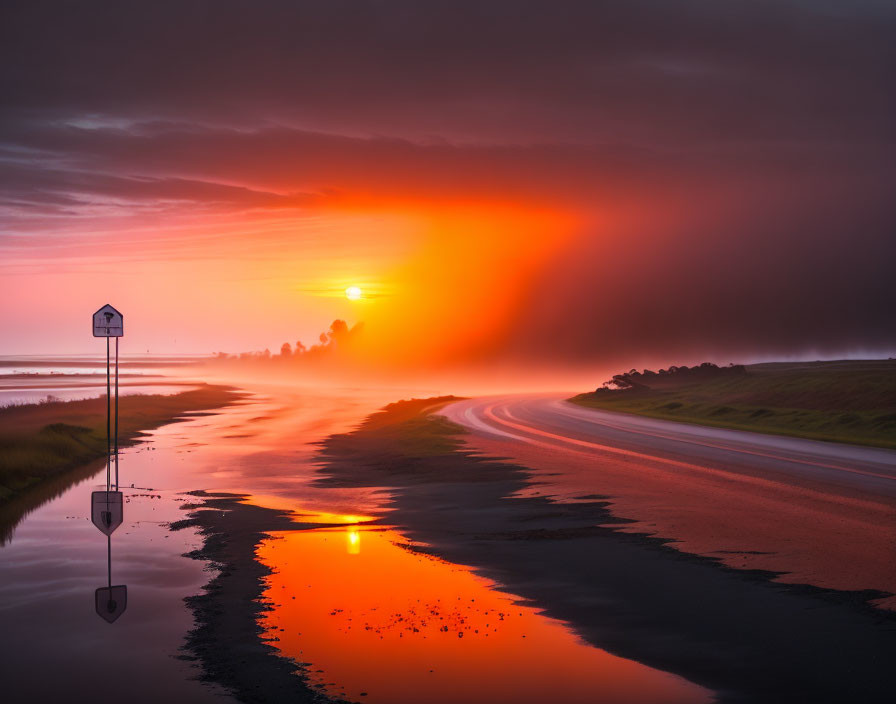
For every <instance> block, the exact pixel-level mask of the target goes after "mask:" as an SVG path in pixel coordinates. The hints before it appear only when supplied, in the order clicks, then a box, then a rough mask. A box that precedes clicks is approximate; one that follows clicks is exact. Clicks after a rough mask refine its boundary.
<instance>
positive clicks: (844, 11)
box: [0, 0, 896, 370]
mask: <svg viewBox="0 0 896 704" xmlns="http://www.w3.org/2000/svg"><path fill="white" fill-rule="evenodd" d="M894 40H896V5H894V4H893V3H890V2H883V1H871V0H850V1H848V2H845V1H844V2H833V1H831V0H799V1H796V0H791V1H788V0H775V1H773V2H772V1H769V2H765V1H762V0H751V1H749V2H741V1H738V0H725V1H723V2H720V1H719V0H706V1H701V2H687V1H683V2H668V1H667V0H654V1H646V0H627V1H625V2H597V1H589V2H563V1H559V0H552V1H551V2H540V1H536V2H527V1H524V0H515V1H509V0H507V1H505V0H494V1H490V2H481V0H480V1H479V2H466V1H464V0H452V1H450V2H442V1H441V0H429V1H427V2H419V1H413V2H412V1H402V0H396V1H394V2H388V1H386V0H377V1H364V0H352V1H347V0H327V1H326V2H301V1H298V0H290V1H286V0H283V1H279V2H275V1H261V0H260V1H257V2H251V3H249V2H232V1H228V0H214V1H208V2H193V1H190V0H178V1H176V2H170V1H167V0H156V1H154V2H151V3H150V2H148V3H136V2H134V3H132V2H108V3H86V4H85V3H72V2H39V1H37V0H28V1H26V2H16V1H15V0H8V1H7V2H4V3H3V7H2V10H0V54H2V62H0V95H2V96H3V100H2V101H0V330H2V331H3V333H2V335H0V354H9V355H13V354H28V353H40V354H61V353H75V352H85V351H91V350H94V349H95V348H96V347H97V342H96V341H95V340H93V339H92V338H91V337H90V333H89V327H88V319H89V317H90V314H91V313H92V312H93V311H94V310H96V309H97V308H99V307H100V306H101V305H102V304H104V303H107V302H108V303H112V304H113V305H115V306H116V307H117V308H119V309H120V310H121V311H122V312H123V313H124V314H125V325H126V338H125V339H124V341H123V344H125V346H126V347H125V349H126V350H130V351H140V352H144V351H146V350H150V351H152V352H159V353H161V352H165V353H198V352H217V351H228V352H240V351H244V350H254V349H263V348H265V347H268V348H270V349H272V350H274V351H276V350H277V349H279V347H280V344H281V343H283V342H286V341H288V342H291V343H293V344H294V343H295V342H296V341H297V340H301V341H303V343H304V344H306V345H307V344H311V343H314V342H315V341H316V340H317V338H318V335H319V334H320V333H321V332H322V331H325V330H327V329H328V327H329V325H330V323H331V322H332V321H333V320H334V319H336V318H340V319H344V320H346V321H347V322H348V323H349V325H354V324H356V323H358V322H363V324H364V327H363V331H364V343H363V345H362V348H361V351H360V353H359V354H360V355H361V356H363V357H364V358H365V360H366V361H367V362H369V363H372V364H374V365H376V364H379V365H384V366H392V367H399V368H408V367H411V366H417V367H419V368H421V369H436V368H443V367H451V366H464V365H471V366H478V367H482V368H486V369H487V368H489V367H494V366H495V365H515V366H519V367H520V368H525V367H533V368H535V367H539V368H542V369H547V370H550V369H568V368H574V367H578V366H589V365H591V366H595V365H598V363H599V366H601V367H602V368H603V367H612V366H614V365H617V366H620V367H622V368H625V369H627V368H630V367H635V366H637V367H641V366H648V365H652V366H665V365H668V364H673V363H678V364H681V363H692V362H697V361H703V360H711V361H716V362H722V363H724V362H728V361H751V360H755V359H775V358H786V359H797V358H817V357H825V358H833V357H838V356H892V355H893V354H894V353H896V325H894V314H893V311H894V310H896V276H894V275H893V262H894V261H896V205H894V203H896V192H894V191H896V158H894V157H896V92H894V91H893V89H892V86H893V84H894V83H896V41H894ZM349 286H359V287H360V288H361V289H362V291H363V292H364V296H363V298H362V299H361V300H360V301H349V300H348V299H347V298H346V297H345V295H344V290H345V288H346V287H349Z"/></svg>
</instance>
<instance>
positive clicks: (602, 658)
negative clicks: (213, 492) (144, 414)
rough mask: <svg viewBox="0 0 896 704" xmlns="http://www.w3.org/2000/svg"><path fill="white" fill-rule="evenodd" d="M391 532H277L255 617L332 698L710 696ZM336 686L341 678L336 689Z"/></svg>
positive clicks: (413, 701) (619, 701) (655, 701)
mask: <svg viewBox="0 0 896 704" xmlns="http://www.w3.org/2000/svg"><path fill="white" fill-rule="evenodd" d="M404 544H406V543H405V541H403V539H402V538H401V536H400V535H398V534H397V533H395V532H393V531H382V530H372V529H371V530H366V529H364V527H363V526H347V527H346V528H344V529H338V530H333V529H326V530H315V531H297V532H287V533H275V534H273V539H271V540H267V541H266V542H264V543H263V544H262V545H261V546H260V547H259V549H258V556H259V558H260V559H261V561H262V562H263V563H264V564H266V565H268V566H270V567H272V568H273V569H274V574H272V575H271V576H270V577H268V578H267V582H268V586H267V590H266V592H265V598H266V599H267V600H269V601H270V602H271V603H272V604H273V606H274V608H273V610H272V611H269V612H267V613H266V614H265V615H264V616H263V620H262V625H263V627H264V628H265V635H266V637H268V638H272V639H274V638H275V639H277V640H275V641H274V645H276V646H277V647H278V648H279V649H280V651H281V652H282V653H284V654H285V655H287V656H289V657H291V658H293V659H295V660H297V661H299V662H305V663H308V674H309V676H310V678H311V680H312V682H313V683H314V684H315V685H316V686H318V687H320V688H321V689H322V690H323V691H325V692H327V693H329V694H330V695H334V696H342V697H346V698H348V699H349V700H352V701H356V700H358V699H359V698H360V697H361V696H362V693H366V695H365V696H364V701H370V702H389V703H390V704H418V703H419V702H421V701H426V702H432V703H434V704H439V703H442V702H444V703H445V704H448V703H449V702H450V703H452V704H455V703H456V702H464V701H492V702H493V701H514V702H521V703H523V704H525V703H527V702H531V703H533V704H534V703H536V702H538V704H542V703H543V702H546V701H556V700H559V699H562V700H563V701H565V702H569V703H571V704H572V703H575V702H579V703H582V704H584V703H585V702H595V701H612V702H615V703H616V704H625V703H631V704H639V703H644V704H647V703H650V704H662V703H672V702H676V703H678V702H681V703H682V704H684V702H688V703H689V704H693V703H694V702H699V701H706V700H708V699H709V697H708V696H707V693H706V692H705V691H704V690H702V689H700V688H699V687H697V686H695V685H692V684H690V683H688V682H686V681H684V680H682V679H680V678H678V677H675V676H673V675H670V674H667V673H664V672H660V671H657V670H653V669H651V668H649V667H646V666H644V665H641V664H639V663H636V662H633V661H630V660H625V659H622V658H619V657H616V656H613V655H610V654H609V653H606V652H605V651H602V650H600V649H597V648H593V647H591V646H588V645H586V644H584V643H583V642H581V641H580V640H579V639H578V638H577V637H576V636H575V635H573V634H572V633H571V632H570V631H569V630H568V629H567V628H566V627H565V626H563V625H562V624H561V623H559V622H557V621H554V620H552V619H550V618H547V617H545V616H542V615H540V614H539V613H538V612H537V611H536V610H535V609H533V608H531V607H529V606H525V605H521V604H518V603H515V598H514V597H513V596H511V595H508V594H504V593H502V592H498V591H494V590H493V589H492V588H491V586H492V585H491V584H490V583H489V582H488V581H486V580H485V579H483V578H481V577H478V576H476V575H474V574H473V573H472V572H471V571H470V570H469V569H467V568H464V567H458V566H455V565H451V564H447V563H444V562H441V561H438V560H435V559H433V558H430V557H427V556H422V555H420V554H418V553H416V552H414V551H412V550H409V549H407V548H406V547H402V545H404ZM333 683H338V685H337V684H333Z"/></svg>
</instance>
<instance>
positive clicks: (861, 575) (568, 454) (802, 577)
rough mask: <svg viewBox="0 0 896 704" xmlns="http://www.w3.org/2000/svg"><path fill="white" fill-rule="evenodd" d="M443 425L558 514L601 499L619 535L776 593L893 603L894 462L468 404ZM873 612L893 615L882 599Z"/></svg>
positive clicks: (580, 410) (450, 409)
mask: <svg viewBox="0 0 896 704" xmlns="http://www.w3.org/2000/svg"><path fill="white" fill-rule="evenodd" d="M441 413H442V414H443V415H445V416H446V417H447V418H449V419H450V420H452V421H454V422H455V423H457V424H459V425H462V426H464V427H465V428H466V429H467V430H468V431H469V435H468V437H467V442H468V444H469V446H470V447H471V448H472V449H474V450H476V451H477V452H481V453H485V454H488V455H492V456H499V457H506V458H508V459H509V460H512V461H515V462H518V463H520V464H522V465H524V466H526V467H529V468H531V469H533V470H535V478H534V479H535V482H536V485H537V487H538V491H540V492H541V493H547V494H552V495H555V496H557V497H558V500H573V499H575V498H576V497H582V496H591V497H593V496H595V495H597V496H601V497H606V498H607V499H608V500H609V501H610V502H611V509H612V510H613V512H614V513H615V514H617V515H618V516H619V517H622V518H628V519H632V520H633V521H635V523H634V524H632V525H631V526H630V527H629V528H628V529H629V530H633V531H642V532H648V533H651V534H654V535H659V536H661V537H665V538H669V539H671V540H674V541H676V543H675V544H676V546H677V547H679V548H680V549H682V550H683V551H687V552H694V553H698V554H704V555H711V556H713V557H716V558H718V559H720V560H721V561H723V562H725V563H726V564H728V565H729V566H735V567H739V568H751V569H752V568H757V569H769V570H774V571H780V572H783V573H786V574H785V575H783V576H782V577H781V579H782V580H784V581H792V582H800V583H809V584H815V585H817V586H824V587H832V588H838V589H849V590H853V589H876V590H878V591H881V592H887V593H891V594H892V593H896V567H894V565H896V559H894V557H896V451H892V450H885V449H879V448H871V447H862V446H852V445H845V444H837V443H826V442H820V441H814V440H803V439H799V438H791V437H784V436H776V435H764V434H761V433H751V432H743V431H737V430H727V429H720V428H711V427H705V426H699V425H691V424H686V423H677V422H673V421H663V420H658V419H652V418H646V417H641V416H635V415H629V414H622V413H612V412H608V411H600V410H595V409H590V408H585V407H582V406H578V405H576V404H572V403H570V402H568V401H565V400H564V399H563V397H562V396H558V395H553V396H547V395H537V396H536V395H530V396H509V397H488V398H478V399H469V400H465V401H460V402H457V403H453V404H451V405H449V406H446V407H445V408H444V409H443V410H442V411H441ZM878 603H879V604H881V605H886V606H888V608H896V600H894V599H893V598H889V599H887V598H886V597H882V598H880V599H879V600H878Z"/></svg>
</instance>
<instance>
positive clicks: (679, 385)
mask: <svg viewBox="0 0 896 704" xmlns="http://www.w3.org/2000/svg"><path fill="white" fill-rule="evenodd" d="M622 376H628V375H622ZM632 380H633V381H634V384H635V385H634V387H633V388H627V389H621V390H620V389H598V390H597V391H595V392H592V393H585V394H579V395H578V396H575V397H573V398H572V399H570V400H571V401H573V402H574V403H577V404H579V405H582V406H588V407H591V408H599V409H602V410H607V411H619V412H623V413H634V414H637V415H643V416H650V417H652V418H662V419H666V420H677V421H683V422H686V423H698V424H700V425H713V426H718V427H723V428H735V429H737V430H752V431H756V432H761V433H773V434H778V435H792V436H796V437H803V438H811V439H814V440H830V441H834V442H845V443H853V444H859V445H875V446H879V447H889V448H896V360H859V361H839V362H806V363H768V364H751V365H748V366H746V367H744V368H742V369H741V370H736V369H735V370H731V369H727V368H724V367H722V368H719V369H718V370H716V371H715V372H712V371H710V372H709V373H706V374H701V373H697V374H687V373H685V374H676V373H672V374H665V375H655V376H647V377H645V376H644V375H643V374H640V375H638V376H636V377H634V378H633V379H632Z"/></svg>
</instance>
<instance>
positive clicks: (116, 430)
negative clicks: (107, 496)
mask: <svg viewBox="0 0 896 704" xmlns="http://www.w3.org/2000/svg"><path fill="white" fill-rule="evenodd" d="M115 491H118V338H117V337H116V338H115Z"/></svg>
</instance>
